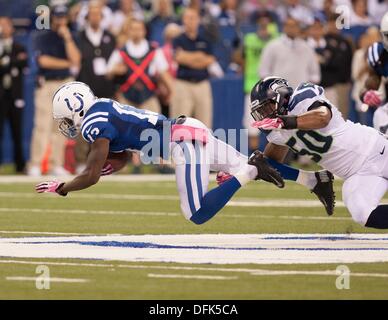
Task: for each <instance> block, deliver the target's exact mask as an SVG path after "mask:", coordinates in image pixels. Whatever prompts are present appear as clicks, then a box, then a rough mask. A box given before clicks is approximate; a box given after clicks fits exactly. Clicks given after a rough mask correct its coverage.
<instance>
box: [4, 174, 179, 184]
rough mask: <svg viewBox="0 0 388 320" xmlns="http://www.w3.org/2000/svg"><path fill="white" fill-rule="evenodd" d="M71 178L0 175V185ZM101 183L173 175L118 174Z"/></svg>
mask: <svg viewBox="0 0 388 320" xmlns="http://www.w3.org/2000/svg"><path fill="white" fill-rule="evenodd" d="M71 178H72V176H65V177H57V176H42V177H29V176H16V175H7V176H6V175H4V176H3V175H1V176H0V183H35V182H41V181H46V180H47V181H48V180H54V179H56V180H64V179H65V180H68V179H71ZM101 181H105V182H163V181H167V182H170V181H171V182H174V181H175V175H173V174H143V175H130V174H128V175H126V174H118V175H112V176H106V177H102V180H101Z"/></svg>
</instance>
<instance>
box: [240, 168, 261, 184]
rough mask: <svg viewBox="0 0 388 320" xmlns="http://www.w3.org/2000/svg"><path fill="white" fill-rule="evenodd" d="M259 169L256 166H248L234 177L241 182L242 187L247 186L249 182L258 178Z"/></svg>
mask: <svg viewBox="0 0 388 320" xmlns="http://www.w3.org/2000/svg"><path fill="white" fill-rule="evenodd" d="M257 174H258V172H257V168H256V167H255V166H251V165H247V166H246V167H244V168H243V169H241V170H240V171H239V172H237V173H236V174H235V175H234V176H235V177H236V179H237V180H238V182H240V184H241V186H244V185H246V184H247V183H248V182H249V181H252V180H254V179H255V178H256V177H257Z"/></svg>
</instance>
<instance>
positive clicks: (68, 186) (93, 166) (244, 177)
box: [36, 82, 332, 224]
mask: <svg viewBox="0 0 388 320" xmlns="http://www.w3.org/2000/svg"><path fill="white" fill-rule="evenodd" d="M53 115H54V118H55V119H56V120H58V121H59V130H60V131H61V132H62V133H63V134H64V135H65V136H67V137H69V138H75V137H77V136H78V135H79V134H82V137H83V138H84V139H85V140H86V141H87V142H89V143H90V144H91V151H90V153H89V155H88V159H87V164H86V169H85V171H84V172H83V173H82V174H80V175H78V176H77V177H75V178H74V179H73V180H72V181H70V182H66V183H63V182H58V181H48V182H43V183H40V184H38V185H37V186H36V191H37V192H39V193H42V192H52V193H57V194H59V195H62V196H66V195H67V194H68V193H69V192H72V191H77V190H82V189H85V188H88V187H90V186H92V185H94V184H96V183H97V182H98V181H99V178H100V176H101V174H105V173H110V172H111V171H112V170H111V168H110V167H109V165H107V161H106V160H107V158H108V160H109V158H110V157H111V156H112V155H113V156H114V153H116V154H117V153H121V152H125V151H126V150H131V151H139V152H143V153H146V154H148V153H149V151H152V152H151V153H153V154H154V156H156V157H165V156H166V154H167V156H171V158H172V160H173V161H174V163H175V168H176V169H175V170H176V182H177V187H178V191H179V195H180V200H181V210H182V212H183V214H184V216H185V217H186V218H187V219H188V220H190V221H192V222H194V223H195V224H203V223H205V222H206V221H208V220H209V219H211V218H212V217H213V216H214V215H215V214H216V213H217V212H219V211H220V210H221V209H222V208H223V207H224V206H225V205H226V203H227V202H228V201H229V200H230V199H231V197H232V196H233V195H234V194H235V193H236V191H237V190H239V189H240V188H241V187H242V186H243V185H245V184H247V183H248V182H249V181H251V180H258V179H263V180H265V181H268V182H271V183H274V184H275V185H276V186H278V187H280V188H282V187H283V186H284V181H283V179H282V177H281V176H280V174H279V172H278V171H277V170H275V169H274V168H273V167H271V166H270V165H268V163H267V162H266V160H265V159H264V157H263V154H262V153H260V152H258V151H256V152H254V153H253V154H252V156H251V157H250V158H249V159H248V158H247V157H246V156H244V155H242V154H241V153H239V152H238V151H237V150H235V149H234V148H233V147H231V146H230V145H228V144H226V143H224V142H222V141H221V140H219V139H217V138H215V137H214V136H213V135H212V133H211V132H210V130H209V129H208V128H207V127H206V126H205V125H204V124H203V123H202V122H200V121H198V120H196V119H193V118H188V117H184V116H182V117H179V118H177V119H167V118H166V117H164V116H163V115H160V114H157V113H154V112H150V111H147V110H139V109H136V108H134V107H131V106H128V105H122V104H119V103H118V102H116V101H113V100H109V99H98V98H97V97H95V96H94V94H93V92H92V91H91V90H90V88H89V87H88V86H87V85H86V84H84V83H80V82H71V83H68V84H65V85H63V86H62V87H61V88H60V89H59V90H58V91H57V92H56V93H55V95H54V98H53ZM155 150H157V151H156V152H155ZM155 153H157V154H156V155H155ZM210 171H219V172H224V173H223V174H219V175H218V178H217V180H218V182H219V186H218V187H216V188H214V189H212V190H210V191H208V183H209V172H210ZM295 171H296V172H297V174H296V176H295V177H294V179H293V180H298V181H299V182H300V183H302V184H305V185H311V186H312V187H311V188H314V186H320V189H322V188H323V189H327V188H332V181H330V182H327V181H326V182H325V181H323V182H322V181H318V180H319V179H317V177H316V175H315V173H314V172H307V171H300V172H299V171H298V170H295Z"/></svg>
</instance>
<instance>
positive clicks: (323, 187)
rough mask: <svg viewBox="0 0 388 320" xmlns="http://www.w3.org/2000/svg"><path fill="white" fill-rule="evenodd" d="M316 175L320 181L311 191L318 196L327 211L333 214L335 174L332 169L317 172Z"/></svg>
mask: <svg viewBox="0 0 388 320" xmlns="http://www.w3.org/2000/svg"><path fill="white" fill-rule="evenodd" d="M315 177H316V178H317V181H318V182H317V184H316V186H315V187H314V189H312V190H311V192H312V193H314V194H315V195H316V196H317V197H318V199H319V201H321V202H322V204H323V206H324V207H325V209H326V213H327V214H328V215H329V216H331V215H332V214H333V213H334V207H335V192H334V188H333V181H334V176H333V174H332V173H331V172H330V171H327V170H322V171H318V172H315Z"/></svg>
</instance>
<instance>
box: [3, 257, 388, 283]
mask: <svg viewBox="0 0 388 320" xmlns="http://www.w3.org/2000/svg"><path fill="white" fill-rule="evenodd" d="M0 264H25V265H48V266H67V267H88V268H109V269H110V268H119V269H140V270H144V269H145V270H147V269H154V270H175V271H178V270H179V271H205V272H222V273H224V272H225V273H246V274H249V275H252V276H280V275H285V276H287V275H305V276H338V274H337V273H336V270H317V271H309V270H266V269H255V268H216V267H187V266H161V265H155V266H152V265H129V264H128V265H125V264H118V265H115V264H102V263H101V264H98V263H77V262H52V261H27V260H2V259H0ZM350 268H351V265H350ZM351 276H354V277H372V278H388V274H387V273H366V272H351ZM34 279H36V278H34Z"/></svg>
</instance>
